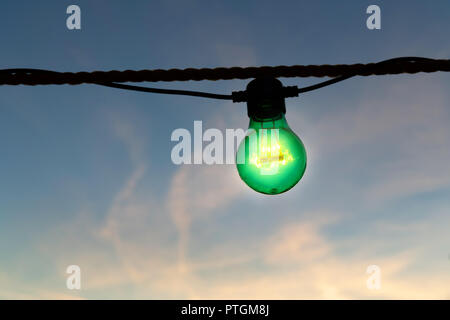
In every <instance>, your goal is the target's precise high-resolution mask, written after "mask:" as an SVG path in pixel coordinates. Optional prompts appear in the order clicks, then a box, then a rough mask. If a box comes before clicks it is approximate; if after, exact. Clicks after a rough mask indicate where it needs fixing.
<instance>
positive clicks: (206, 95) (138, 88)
mask: <svg viewBox="0 0 450 320" xmlns="http://www.w3.org/2000/svg"><path fill="white" fill-rule="evenodd" d="M0 73H9V74H11V73H14V74H17V73H21V74H24V73H30V74H31V73H41V74H58V73H59V72H56V71H50V70H42V69H3V70H0ZM95 84H97V85H100V86H104V87H110V88H116V89H123V90H131V91H140V92H150V93H160V94H173V95H184V96H192V97H202V98H210V99H221V100H231V99H232V97H231V95H225V94H215V93H209V92H200V91H189V90H173V89H160V88H148V87H141V86H132V85H127V84H120V83H115V82H96V83H95Z"/></svg>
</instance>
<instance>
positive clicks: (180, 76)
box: [0, 57, 450, 102]
mask: <svg viewBox="0 0 450 320" xmlns="http://www.w3.org/2000/svg"><path fill="white" fill-rule="evenodd" d="M436 71H447V72H448V71H450V59H430V58H422V57H400V58H393V59H389V60H384V61H381V62H378V63H368V64H351V65H307V66H277V67H247V68H240V67H232V68H215V69H208V68H203V69H193V68H189V69H170V70H161V69H157V70H140V71H133V70H125V71H94V72H76V73H73V72H56V71H50V70H42V69H17V68H16V69H3V70H0V85H32V86H34V85H50V84H56V85H61V84H70V85H78V84H83V83H91V84H97V85H101V86H106V87H112V88H117V89H123V90H132V91H140V92H150V93H159V94H172V95H186V96H195V97H202V98H211V99H221V100H233V101H234V102H244V101H246V92H245V91H236V92H233V93H232V94H231V95H224V94H215V93H209V92H200V91H188V90H173V89H161V88H149V87H142V86H134V85H126V84H121V83H118V82H144V81H146V82H158V81H188V80H194V81H201V80H214V81H215V80H231V79H250V78H258V77H332V79H330V80H327V81H323V82H320V83H317V84H315V85H311V86H307V87H303V88H298V87H296V86H294V87H284V88H283V89H285V90H284V93H283V95H284V97H294V96H298V94H302V93H305V92H309V91H313V90H317V89H320V88H323V87H326V86H329V85H331V84H334V83H337V82H340V81H343V80H346V79H349V78H351V77H354V76H370V75H387V74H401V73H409V74H413V73H418V72H436Z"/></svg>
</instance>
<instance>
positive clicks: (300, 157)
mask: <svg viewBox="0 0 450 320" xmlns="http://www.w3.org/2000/svg"><path fill="white" fill-rule="evenodd" d="M244 93H245V101H247V114H248V116H249V118H250V125H249V129H248V132H247V135H246V136H245V138H244V139H243V140H242V142H241V144H240V145H239V148H238V151H237V153H236V166H237V170H238V172H239V176H240V177H241V179H242V180H243V181H244V182H245V183H246V184H247V185H248V186H249V187H250V188H252V189H253V190H255V191H258V192H261V193H264V194H279V193H282V192H285V191H287V190H289V189H291V188H292V187H293V186H295V185H296V184H297V182H299V181H300V179H301V178H302V177H303V174H304V173H305V169H306V151H305V147H304V146H303V143H302V141H301V140H300V139H299V137H297V135H296V134H295V133H294V132H293V131H292V130H291V128H289V125H288V123H287V121H286V118H285V116H284V115H285V113H286V105H285V102H284V98H285V97H290V96H295V95H298V90H297V87H283V85H282V83H281V82H280V81H279V80H278V79H275V78H273V77H262V78H256V79H254V80H252V81H251V82H250V83H249V84H248V85H247V89H246V91H245V92H244ZM293 93H294V94H293Z"/></svg>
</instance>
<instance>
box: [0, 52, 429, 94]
mask: <svg viewBox="0 0 450 320" xmlns="http://www.w3.org/2000/svg"><path fill="white" fill-rule="evenodd" d="M433 60H434V59H429V58H422V57H400V58H393V59H388V60H384V61H381V62H378V63H371V64H367V65H363V68H364V69H363V70H364V71H366V72H367V73H368V74H371V73H372V72H373V71H374V70H378V69H380V68H387V67H388V66H392V65H395V64H396V63H402V62H412V63H414V62H429V61H433ZM5 73H6V74H7V75H16V74H20V75H24V74H25V75H27V74H29V75H33V74H40V75H44V76H45V75H49V76H50V75H62V74H63V73H61V72H56V71H50V70H42V69H3V70H0V75H2V74H5ZM398 73H401V72H398ZM358 74H361V70H359V71H356V72H355V73H349V74H343V75H341V76H338V77H335V78H332V79H330V80H327V81H323V82H320V83H317V84H314V85H311V86H307V87H303V88H297V87H285V89H286V88H288V89H289V90H285V92H286V93H285V97H294V96H298V94H301V93H305V92H309V91H313V90H317V89H320V88H323V87H326V86H329V85H332V84H334V83H337V82H340V81H344V80H346V79H349V78H352V77H354V76H356V75H358ZM91 83H94V84H97V85H101V86H105V87H111V88H116V89H123V90H132V91H140V92H150V93H159V94H173V95H184V96H193V97H202V98H210V99H220V100H233V101H234V102H245V101H246V92H245V91H235V92H233V93H232V94H231V95H224V94H215V93H209V92H201V91H189V90H173V89H161V88H148V87H142V86H134V85H126V84H120V83H116V82H96V81H93V82H91Z"/></svg>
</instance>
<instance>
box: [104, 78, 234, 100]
mask: <svg viewBox="0 0 450 320" xmlns="http://www.w3.org/2000/svg"><path fill="white" fill-rule="evenodd" d="M96 84H98V85H100V86H105V87H111V88H117V89H124V90H133V91H140V92H151V93H161V94H176V95H183V96H192V97H202V98H210V99H220V100H231V99H232V96H231V95H226V94H216V93H209V92H200V91H188V90H173V89H160V88H148V87H140V86H131V85H127V84H120V83H114V82H111V83H96Z"/></svg>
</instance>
